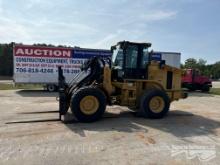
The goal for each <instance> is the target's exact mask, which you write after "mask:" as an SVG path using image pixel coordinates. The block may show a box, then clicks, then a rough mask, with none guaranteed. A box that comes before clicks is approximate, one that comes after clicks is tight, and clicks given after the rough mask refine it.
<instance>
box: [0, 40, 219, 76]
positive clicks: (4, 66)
mask: <svg viewBox="0 0 220 165" xmlns="http://www.w3.org/2000/svg"><path fill="white" fill-rule="evenodd" d="M13 44H14V43H9V44H0V76H12V75H13ZM33 45H34V46H50V47H55V46H54V45H51V44H49V45H47V44H33ZM58 47H70V46H66V45H58ZM181 68H182V69H185V68H193V69H195V68H197V69H199V70H200V72H201V73H202V74H203V75H205V76H208V77H210V78H212V79H220V61H218V62H216V63H214V64H207V61H206V60H204V59H198V60H197V59H195V58H189V59H187V60H186V61H185V62H184V64H181Z"/></svg>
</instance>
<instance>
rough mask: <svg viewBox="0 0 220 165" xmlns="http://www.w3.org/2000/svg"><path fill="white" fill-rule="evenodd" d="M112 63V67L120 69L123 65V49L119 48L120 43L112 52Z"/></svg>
mask: <svg viewBox="0 0 220 165" xmlns="http://www.w3.org/2000/svg"><path fill="white" fill-rule="evenodd" d="M112 64H113V67H115V68H118V69H122V66H123V50H122V49H120V45H118V46H116V49H114V50H113V54H112Z"/></svg>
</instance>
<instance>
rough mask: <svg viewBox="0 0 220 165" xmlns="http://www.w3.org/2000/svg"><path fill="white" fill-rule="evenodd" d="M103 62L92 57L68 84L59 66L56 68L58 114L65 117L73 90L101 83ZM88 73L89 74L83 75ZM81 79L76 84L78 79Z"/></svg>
mask: <svg viewBox="0 0 220 165" xmlns="http://www.w3.org/2000/svg"><path fill="white" fill-rule="evenodd" d="M104 65H105V62H104V60H102V59H101V58H98V57H93V58H91V59H90V60H88V61H87V63H86V64H85V65H84V66H83V67H82V70H81V72H80V73H79V74H77V75H76V76H75V77H74V78H73V79H72V80H71V81H70V83H67V82H66V81H65V77H64V75H63V70H62V68H61V66H59V67H58V85H59V114H60V118H61V115H65V114H66V113H67V111H68V109H69V106H70V100H71V96H72V94H73V93H74V91H75V90H77V89H79V88H81V87H82V86H85V85H90V84H92V83H93V82H94V81H97V82H99V81H101V78H102V75H103V68H104ZM85 72H89V74H87V75H86V74H83V73H85ZM83 76H84V77H83ZM79 78H80V79H81V80H80V81H78V82H77V83H76V81H77V80H78V79H79Z"/></svg>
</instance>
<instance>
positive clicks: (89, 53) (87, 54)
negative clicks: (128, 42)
mask: <svg viewBox="0 0 220 165" xmlns="http://www.w3.org/2000/svg"><path fill="white" fill-rule="evenodd" d="M111 55H112V53H111V51H110V50H102V49H100V50H98V49H79V48H78V49H76V48H74V49H73V51H72V58H91V57H95V56H98V57H101V58H108V57H110V58H111Z"/></svg>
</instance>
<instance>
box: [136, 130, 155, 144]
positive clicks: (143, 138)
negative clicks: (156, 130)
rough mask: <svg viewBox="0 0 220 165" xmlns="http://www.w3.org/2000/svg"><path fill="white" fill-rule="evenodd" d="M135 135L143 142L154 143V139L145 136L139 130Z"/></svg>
mask: <svg viewBox="0 0 220 165" xmlns="http://www.w3.org/2000/svg"><path fill="white" fill-rule="evenodd" d="M137 137H138V138H139V139H140V140H141V141H143V142H144V144H146V145H149V144H156V141H155V140H154V139H153V138H151V137H145V136H144V133H143V132H139V133H138V134H137Z"/></svg>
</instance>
